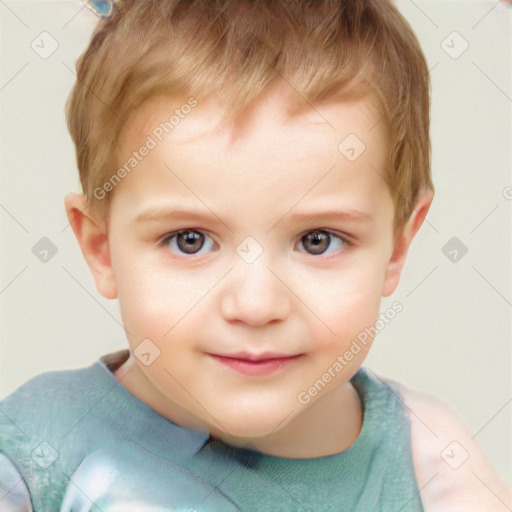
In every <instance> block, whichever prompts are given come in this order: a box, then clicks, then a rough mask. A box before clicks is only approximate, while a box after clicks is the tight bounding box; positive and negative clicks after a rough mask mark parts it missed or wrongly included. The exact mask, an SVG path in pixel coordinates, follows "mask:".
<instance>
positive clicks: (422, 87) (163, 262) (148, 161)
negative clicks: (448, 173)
mask: <svg viewBox="0 0 512 512" xmlns="http://www.w3.org/2000/svg"><path fill="white" fill-rule="evenodd" d="M77 71H78V76H77V82H76V85H75V88H74V90H73V93H72V95H71V97H70V101H69V104H68V126H69V130H70V133H71V135H72V137H73V140H74V142H75V144H76V148H77V160H78V167H79V171H80V177H81V182H82V186H83V191H84V195H78V194H71V195H69V196H67V197H66V201H65V203H66V211H67V213H68V217H69V220H70V223H71V225H72V227H73V230H74V233H75V235H76V237H77V240H78V242H79V244H80V247H81V249H82V252H83V254H84V257H85V259H86V261H87V263H88V265H89V267H90V269H91V272H92V275H93V277H94V280H95V283H96V286H97V288H98V291H99V292H100V293H101V294H102V295H103V296H104V297H106V298H109V299H114V298H118V299H119V304H120V307H121V314H122V318H123V325H124V328H125V331H126V337H127V339H128V343H129V348H130V350H123V351H121V352H118V353H115V354H109V355H106V356H104V357H102V358H101V359H100V360H99V361H98V362H97V363H95V364H94V365H92V366H91V367H89V368H85V369H82V370H74V371H65V372H53V373H46V374H43V375H41V376H39V377H36V378H35V379H32V380H31V381H29V382H28V383H26V384H25V385H24V386H22V387H21V388H19V389H18V390H17V391H15V392H14V393H13V394H12V395H10V396H9V397H8V398H7V399H6V400H5V401H4V402H3V403H2V408H1V412H2V414H0V434H1V452H2V453H1V454H0V489H1V490H2V493H1V494H0V496H1V497H2V498H3V499H1V500H0V510H2V511H12V510H16V511H21V510H34V511H35V512H39V511H44V512H54V511H66V512H70V511H78V510H79V511H99V510H101V511H109V512H113V511H122V512H126V511H133V512H135V511H137V512H149V511H152V512H154V511H157V510H158V511H164V510H165V511H181V512H184V511H205V512H210V511H222V512H229V511H231V510H233V511H235V510H242V511H257V510H261V511H279V510H283V511H291V510H318V511H330V510H336V511H339V510H346V511H354V510H357V511H375V510H382V511H419V510H425V511H459V510H460V511H468V510H475V511H487V510H489V511H491V510H492V511H499V510H510V509H511V508H510V507H512V499H511V496H510V491H509V490H508V489H507V488H506V487H505V485H504V484H503V483H502V482H501V481H500V480H499V478H498V477H497V476H496V475H495V473H494V471H493V469H492V468H491V467H490V465H489V464H488V462H487V461H486V460H485V458H484V456H483V454H482V452H481V450H480V449H479V447H478V446H477V445H476V443H475V441H474V440H472V439H471V435H470V433H469V432H468V431H467V429H466V428H465V427H464V426H463V425H462V424H461V423H460V421H459V420H458V419H457V418H456V417H455V416H454V415H453V413H451V412H450V411H449V410H448V409H447V408H446V407H445V406H444V405H443V404H442V403H441V402H439V401H437V400H435V399H433V398H431V397H428V396H426V395H423V394H420V393H416V392H412V391H410V390H408V389H406V388H405V387H403V386H401V385H398V384H396V383H394V382H389V381H383V380H381V379H380V378H379V377H378V376H375V375H374V374H372V373H371V372H370V371H368V370H366V369H364V368H362V363H363V361H364V359H365V356H366V355H367V354H368V351H369V349H370V346H371V342H370V341H369V340H368V339H365V338H364V337H363V336H361V333H363V332H364V331H365V329H367V328H368V327H369V326H372V325H374V324H375V322H376V319H377V318H379V310H380V299H381V297H382V296H390V295H391V294H392V293H393V291H394V290H395V288H396V286H397V284H398V281H399V278H400V274H401V271H402V268H403V265H404V262H405V258H406V255H407V251H408V248H409V246H410V244H411V242H412V239H413V238H414V236H415V234H416V233H417V231H418V229H419V228H420V226H421V224H422V221H423V219H424V218H425V216H426V214H427V212H428V209H429V206H430V204H431V201H432V196H433V186H432V183H431V178H430V143H429V79H428V69H427V67H426V64H425V60H424V57H423V55H422V52H421V50H420V48H419V45H418V43H417V41H416V38H415V36H414V35H413V33H412V32H411V30H410V28H409V26H408V24H407V23H406V22H405V20H404V19H403V18H402V17H401V16H400V14H399V13H398V12H397V10H396V9H395V7H394V6H393V5H392V4H391V3H389V2H388V1H385V0H379V1H378V2H377V1H369V0H350V1H348V0H347V1H329V0H325V1H317V2H306V1H304V0H300V1H299V0H274V1H270V0H258V1H252V2H250V1H237V2H234V1H232V0H216V1H205V0H202V1H183V0H162V1H151V0H147V1H136V2H135V1H131V2H130V1H128V2H122V3H119V2H118V3H117V4H116V10H115V12H114V13H113V15H112V17H111V18H110V19H108V20H105V21H102V22H100V24H99V26H98V28H97V30H96V32H95V34H94V36H93V38H92V41H91V43H90V45H89V48H88V49H87V51H86V52H85V53H84V55H83V56H82V58H81V59H80V60H79V62H78V65H77ZM310 243H311V247H309V244H310ZM397 307H399V304H397Z"/></svg>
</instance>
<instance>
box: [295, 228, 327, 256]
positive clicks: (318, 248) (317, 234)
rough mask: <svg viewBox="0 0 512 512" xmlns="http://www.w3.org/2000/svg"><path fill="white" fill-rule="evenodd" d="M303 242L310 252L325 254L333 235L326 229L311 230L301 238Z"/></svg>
mask: <svg viewBox="0 0 512 512" xmlns="http://www.w3.org/2000/svg"><path fill="white" fill-rule="evenodd" d="M301 242H302V245H303V247H304V249H306V251H307V252H309V253H310V254H323V253H324V252H325V251H326V250H327V249H328V247H329V245H330V244H331V236H330V234H329V233H327V232H326V231H311V232H310V233H307V234H306V235H304V236H303V237H302V238H301Z"/></svg>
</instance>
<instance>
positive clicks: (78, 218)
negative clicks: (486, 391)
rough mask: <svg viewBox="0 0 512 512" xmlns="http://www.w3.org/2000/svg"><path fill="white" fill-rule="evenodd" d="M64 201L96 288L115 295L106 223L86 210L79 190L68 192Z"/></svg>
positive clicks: (114, 296) (105, 295) (106, 293)
mask: <svg viewBox="0 0 512 512" xmlns="http://www.w3.org/2000/svg"><path fill="white" fill-rule="evenodd" d="M64 205H65V207H66V214H67V217H68V220H69V223H70V225H71V227H72V229H73V232H74V233H75V236H76V239H77V241H78V244H79V245H80V249H81V250H82V254H83V256H84V259H85V261H86V263H87V265H88V266H89V269H90V270H91V273H92V276H93V278H94V282H95V284H96V288H97V290H98V291H99V292H100V294H101V295H102V296H103V297H105V298H106V299H115V298H117V288H116V283H115V279H114V273H113V269H112V264H111V259H110V248H109V244H108V234H107V230H106V223H105V222H103V221H101V220H99V219H98V218H96V217H95V216H94V215H92V214H91V213H90V212H89V209H88V206H87V199H86V198H85V196H84V195H82V194H68V195H67V196H66V198H65V199H64Z"/></svg>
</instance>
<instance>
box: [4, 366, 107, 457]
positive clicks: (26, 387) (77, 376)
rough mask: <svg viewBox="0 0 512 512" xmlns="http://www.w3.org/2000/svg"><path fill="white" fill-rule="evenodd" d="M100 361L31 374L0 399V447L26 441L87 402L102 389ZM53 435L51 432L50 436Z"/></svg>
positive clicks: (59, 422) (16, 444) (41, 433)
mask: <svg viewBox="0 0 512 512" xmlns="http://www.w3.org/2000/svg"><path fill="white" fill-rule="evenodd" d="M103 371H104V370H102V369H101V368H100V367H99V365H97V364H96V365H91V366H90V367H88V368H82V369H78V370H65V371H56V372H46V373H43V374H40V375H38V376H36V377H33V378H32V379H30V380H29V381H27V382H26V383H25V384H23V385H22V386H20V387H19V388H18V389H16V390H15V391H14V392H13V393H11V394H10V395H9V396H7V397H6V398H5V399H4V400H3V401H2V402H0V437H1V439H2V451H7V450H8V449H9V448H11V449H12V448H13V446H17V447H19V446H20V445H25V444H27V443H28V442H29V440H34V441H35V440H36V439H38V438H40V437H41V436H44V435H45V434H46V433H48V432H50V431H51V430H52V429H58V426H59V424H61V423H65V421H66V418H68V417H70V416H72V415H73V414H74V413H77V412H78V411H79V410H80V409H81V408H83V407H84V406H86V405H87V402H88V401H89V400H90V398H91V397H92V396H94V395H96V396H97V395H98V394H99V393H100V392H101V389H96V390H95V388H98V386H99V382H100V381H101V379H97V378H96V377H97V376H99V372H103ZM52 437H54V436H52Z"/></svg>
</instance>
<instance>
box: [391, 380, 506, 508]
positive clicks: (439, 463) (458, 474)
mask: <svg viewBox="0 0 512 512" xmlns="http://www.w3.org/2000/svg"><path fill="white" fill-rule="evenodd" d="M399 393H400V395H401V397H402V400H403V402H404V403H405V405H406V406H407V408H408V412H409V417H410V420H411V435H412V451H413V459H414V468H415V472H416V479H417V482H418V486H419V488H420V491H421V499H422V501H423V505H424V508H425V512H447V511H449V512H459V511H460V512H471V511H475V512H491V511H492V512H502V511H503V512H506V511H512V489H510V488H508V487H507V486H506V485H505V483H504V482H503V481H502V480H501V479H500V478H499V477H498V475H497V474H496V472H495V471H494V469H493V468H492V467H491V465H490V463H489V461H488V460H487V458H486V457H485V455H484V454H483V452H482V450H481V448H480V447H479V446H478V443H477V442H476V441H475V440H474V439H472V435H471V433H470V431H469V430H468V429H467V427H466V426H465V425H464V424H463V423H462V421H461V420H460V419H459V418H458V417H457V415H456V414H455V413H454V412H453V411H451V410H450V409H449V408H448V407H447V406H446V405H445V404H444V403H443V402H441V401H440V400H438V399H436V398H434V397H432V396H430V395H427V394H424V393H419V392H416V391H412V390H408V389H406V388H404V387H402V386H400V387H399Z"/></svg>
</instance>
